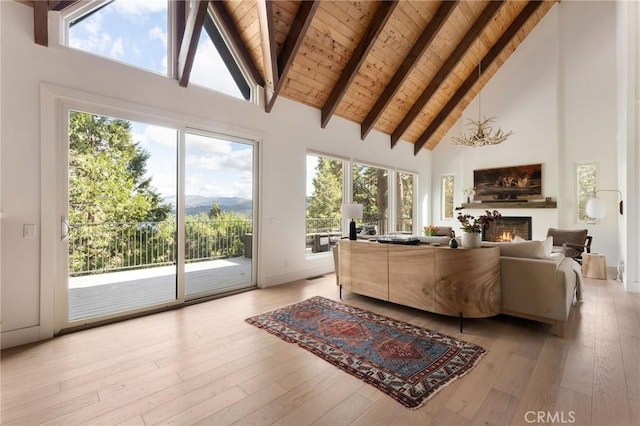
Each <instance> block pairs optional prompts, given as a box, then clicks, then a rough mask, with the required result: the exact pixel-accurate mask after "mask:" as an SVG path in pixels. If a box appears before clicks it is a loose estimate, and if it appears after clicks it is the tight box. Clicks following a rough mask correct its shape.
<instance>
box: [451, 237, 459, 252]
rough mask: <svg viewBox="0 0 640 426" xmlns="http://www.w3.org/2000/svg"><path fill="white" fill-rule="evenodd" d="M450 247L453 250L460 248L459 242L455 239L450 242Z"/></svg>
mask: <svg viewBox="0 0 640 426" xmlns="http://www.w3.org/2000/svg"><path fill="white" fill-rule="evenodd" d="M449 247H451V248H452V249H455V248H458V242H457V241H456V239H455V238H452V239H450V240H449Z"/></svg>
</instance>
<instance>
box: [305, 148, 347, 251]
mask: <svg viewBox="0 0 640 426" xmlns="http://www.w3.org/2000/svg"><path fill="white" fill-rule="evenodd" d="M343 176H344V161H342V160H338V159H335V158H330V157H324V156H320V155H314V154H309V155H307V191H306V192H307V213H306V223H307V226H306V248H307V253H318V252H324V251H328V250H329V247H330V246H331V245H332V244H335V243H336V242H337V241H338V239H340V236H341V235H342V211H341V208H342V193H343Z"/></svg>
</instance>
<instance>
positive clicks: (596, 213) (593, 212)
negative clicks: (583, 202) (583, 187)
mask: <svg viewBox="0 0 640 426" xmlns="http://www.w3.org/2000/svg"><path fill="white" fill-rule="evenodd" d="M598 192H617V193H618V195H619V196H620V203H619V205H618V211H619V212H620V214H623V205H622V192H620V191H618V190H617V189H599V190H597V191H596V192H595V194H594V196H593V198H591V199H589V201H587V207H586V208H585V210H586V212H587V216H589V217H592V218H594V219H602V218H603V217H604V215H605V213H606V212H607V209H606V208H605V205H604V200H603V199H602V198H598Z"/></svg>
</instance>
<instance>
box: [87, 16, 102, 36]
mask: <svg viewBox="0 0 640 426" xmlns="http://www.w3.org/2000/svg"><path fill="white" fill-rule="evenodd" d="M83 26H84V30H85V31H86V32H88V33H89V34H92V35H95V36H97V35H98V33H99V32H100V30H101V29H102V15H101V14H99V13H95V14H93V15H91V16H89V17H88V18H86V19H85V20H84V22H83Z"/></svg>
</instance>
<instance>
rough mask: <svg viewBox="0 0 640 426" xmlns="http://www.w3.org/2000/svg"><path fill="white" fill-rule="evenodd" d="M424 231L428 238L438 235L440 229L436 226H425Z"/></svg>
mask: <svg viewBox="0 0 640 426" xmlns="http://www.w3.org/2000/svg"><path fill="white" fill-rule="evenodd" d="M423 230H424V235H425V236H426V237H431V236H434V235H436V234H437V233H438V227H437V226H434V225H429V226H425V227H424V229H423Z"/></svg>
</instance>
